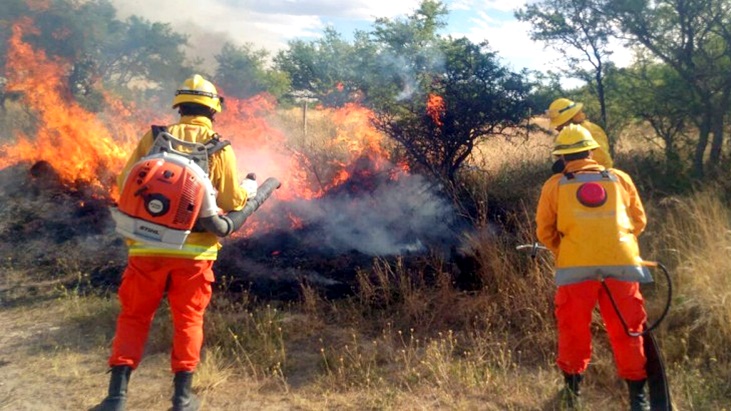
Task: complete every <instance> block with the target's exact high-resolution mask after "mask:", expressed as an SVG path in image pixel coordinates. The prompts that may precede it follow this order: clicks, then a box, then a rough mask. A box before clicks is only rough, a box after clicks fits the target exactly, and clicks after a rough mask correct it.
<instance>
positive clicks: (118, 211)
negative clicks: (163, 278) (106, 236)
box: [111, 130, 228, 249]
mask: <svg viewBox="0 0 731 411" xmlns="http://www.w3.org/2000/svg"><path fill="white" fill-rule="evenodd" d="M213 140H216V141H213V142H209V143H207V144H205V145H204V144H200V143H190V142H186V141H182V140H178V139H177V138H175V137H174V136H172V135H171V134H169V133H167V132H166V131H164V130H163V131H160V132H158V133H157V136H156V137H155V142H154V143H153V147H152V149H150V153H149V154H148V155H147V156H145V157H143V158H142V159H140V161H138V162H137V163H135V164H134V165H133V166H132V168H131V169H130V171H129V173H128V174H127V177H126V178H125V181H124V184H123V186H122V192H121V194H120V198H119V202H118V204H117V207H113V208H112V209H111V212H112V218H113V219H114V221H115V223H116V231H117V232H118V233H120V234H122V235H123V236H125V237H127V238H131V239H133V240H137V241H142V242H145V243H149V244H154V245H157V246H160V247H163V248H173V249H180V248H182V246H183V244H184V243H185V239H186V238H187V237H188V235H189V234H190V233H191V230H192V229H193V226H194V225H195V222H196V220H197V219H198V218H206V217H211V216H214V215H216V214H218V206H217V204H216V190H215V189H214V188H213V185H212V184H211V181H210V179H209V178H208V172H207V170H208V157H209V155H210V154H212V152H215V151H218V150H220V149H221V148H223V147H225V145H227V144H228V142H222V141H220V140H218V139H215V138H214V139H213Z"/></svg>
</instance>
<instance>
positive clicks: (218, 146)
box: [151, 125, 231, 158]
mask: <svg viewBox="0 0 731 411" xmlns="http://www.w3.org/2000/svg"><path fill="white" fill-rule="evenodd" d="M151 129H152V138H153V140H154V139H155V138H156V137H157V136H158V134H160V133H167V132H168V128H167V126H159V125H152V126H151ZM230 145H231V142H230V141H228V140H224V139H223V138H222V137H221V135H220V134H218V133H215V134H213V137H211V139H210V140H208V141H207V142H206V143H205V144H203V146H204V147H205V148H206V153H207V154H208V157H209V158H210V157H211V156H212V155H213V154H216V153H218V152H219V151H221V150H223V149H224V148H226V146H230Z"/></svg>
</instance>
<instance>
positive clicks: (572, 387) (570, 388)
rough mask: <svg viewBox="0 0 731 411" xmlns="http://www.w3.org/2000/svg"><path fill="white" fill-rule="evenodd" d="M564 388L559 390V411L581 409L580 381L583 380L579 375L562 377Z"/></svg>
mask: <svg viewBox="0 0 731 411" xmlns="http://www.w3.org/2000/svg"><path fill="white" fill-rule="evenodd" d="M563 377H564V381H565V383H566V386H565V387H564V388H563V390H561V407H560V408H561V409H562V410H580V409H581V391H580V385H581V380H582V379H583V378H584V377H583V376H582V375H581V374H566V373H564V375H563Z"/></svg>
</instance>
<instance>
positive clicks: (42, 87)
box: [0, 18, 131, 187]
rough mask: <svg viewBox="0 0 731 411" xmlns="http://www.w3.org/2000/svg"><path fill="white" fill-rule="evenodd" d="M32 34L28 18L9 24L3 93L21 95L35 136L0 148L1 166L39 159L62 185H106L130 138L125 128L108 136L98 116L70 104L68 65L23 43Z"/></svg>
mask: <svg viewBox="0 0 731 411" xmlns="http://www.w3.org/2000/svg"><path fill="white" fill-rule="evenodd" d="M35 32H36V31H35V29H34V28H33V27H32V21H31V20H30V19H28V18H23V19H21V20H20V21H19V22H18V23H16V24H15V25H13V28H12V36H11V38H10V40H9V47H8V58H7V67H6V75H7V78H8V84H7V91H8V92H16V93H21V94H22V96H23V100H24V102H25V103H26V104H27V106H28V108H29V109H30V111H32V112H33V113H34V115H35V116H36V123H37V124H36V131H35V135H34V136H33V137H30V136H28V135H27V134H26V133H24V132H21V131H18V132H17V135H16V139H15V140H16V141H15V142H14V143H12V144H11V145H5V146H3V147H2V148H1V149H0V150H1V151H2V153H3V155H2V156H1V157H0V167H3V168H4V167H7V166H9V165H13V164H17V163H21V162H33V163H34V162H37V161H41V160H43V161H46V162H48V163H50V165H51V166H53V168H54V170H56V172H58V174H59V175H60V177H61V179H62V180H63V181H66V182H69V183H73V182H78V181H81V182H87V183H89V184H91V185H93V186H100V187H102V186H108V184H109V182H108V181H103V180H104V179H105V178H109V177H110V176H113V173H114V172H115V171H118V170H119V169H121V167H122V165H123V164H124V161H125V160H126V158H127V153H128V152H129V146H128V145H127V144H126V143H127V142H129V141H131V140H130V139H129V137H130V136H129V135H127V134H126V133H125V131H124V129H123V128H119V129H117V130H116V132H115V133H113V132H111V131H110V128H109V126H107V125H105V124H104V123H103V122H102V121H101V120H100V119H99V116H97V115H96V114H93V113H90V112H88V111H87V110H85V109H83V108H82V107H81V106H80V105H79V104H78V103H76V102H75V101H74V99H73V98H72V97H71V93H70V91H69V88H68V86H67V81H66V78H65V73H66V72H68V70H69V65H68V64H67V63H64V62H61V61H53V60H51V59H50V58H49V57H48V56H47V55H46V54H45V52H44V51H43V50H35V49H33V47H31V46H30V45H29V44H28V43H26V42H24V41H23V35H24V34H25V33H35ZM119 117H120V118H118V119H117V120H119V121H120V122H122V121H124V117H123V116H119Z"/></svg>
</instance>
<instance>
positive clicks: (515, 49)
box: [111, 0, 631, 71]
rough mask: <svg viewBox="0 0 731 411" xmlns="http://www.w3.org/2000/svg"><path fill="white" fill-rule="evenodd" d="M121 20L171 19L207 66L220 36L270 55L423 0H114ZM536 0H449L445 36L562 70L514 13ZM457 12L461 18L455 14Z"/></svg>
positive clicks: (620, 51)
mask: <svg viewBox="0 0 731 411" xmlns="http://www.w3.org/2000/svg"><path fill="white" fill-rule="evenodd" d="M111 1H112V3H113V4H114V6H115V7H116V8H117V10H118V12H119V13H118V14H119V16H120V17H121V18H126V17H129V16H130V15H133V14H134V15H138V16H142V17H144V18H146V19H148V20H151V21H156V22H163V23H170V24H171V26H172V27H173V29H174V30H175V31H177V32H179V33H183V34H187V35H189V36H190V38H189V43H190V45H191V50H190V53H189V54H190V55H192V56H195V57H202V58H204V59H205V61H206V62H207V67H208V68H212V66H213V64H214V62H215V60H214V55H215V54H217V53H218V52H219V51H220V48H221V46H222V45H223V43H224V42H225V41H230V42H232V43H234V44H237V45H241V44H244V43H249V44H252V45H253V46H254V48H255V49H262V48H263V49H266V50H269V51H270V52H271V53H272V54H274V53H276V52H277V51H278V50H282V49H284V48H285V47H286V45H287V42H288V41H289V40H292V39H297V38H304V39H313V38H317V37H319V36H320V35H321V34H322V31H323V30H324V28H325V27H326V26H327V25H333V26H334V28H335V29H336V30H338V31H340V32H341V33H343V34H345V35H348V34H351V32H343V31H342V30H340V28H339V27H338V26H337V24H335V23H334V22H340V23H343V22H350V23H352V24H351V26H355V25H358V24H360V25H367V24H371V23H372V22H373V21H374V19H375V18H377V17H389V18H396V17H403V16H406V15H408V14H411V13H412V12H413V11H414V10H416V8H417V7H418V6H419V3H420V0H399V1H394V0H209V1H205V2H203V1H197V0H195V1H194V0H156V1H154V2H153V1H149V0H111ZM534 1H535V0H523V1H521V0H448V1H445V3H446V4H447V7H448V9H449V10H450V11H451V12H452V13H450V16H449V17H450V19H449V21H450V27H448V30H450V31H451V32H450V34H452V35H453V36H455V37H461V36H465V37H467V38H468V39H470V40H471V41H473V42H475V43H479V42H482V41H484V40H487V41H488V42H489V44H490V46H491V48H492V49H493V50H495V51H496V52H497V53H498V55H499V56H500V57H501V58H502V59H503V60H504V62H506V63H508V64H509V65H510V66H512V67H513V68H514V69H516V70H519V69H522V68H524V67H527V68H529V69H534V70H547V69H551V70H554V71H560V70H561V69H562V68H563V66H562V63H561V56H560V54H559V53H557V52H556V51H554V50H552V49H550V48H548V49H545V50H544V47H545V44H544V43H542V42H534V41H533V40H531V39H530V35H529V28H530V26H529V24H528V23H523V22H519V21H517V20H516V19H515V18H514V17H513V12H514V10H515V9H517V8H520V7H524V5H525V4H527V3H531V2H534ZM457 15H460V17H459V18H457V17H454V18H453V16H457ZM614 50H615V54H614V55H613V56H612V60H614V61H615V62H616V63H617V64H620V65H626V64H628V63H629V61H630V60H631V52H630V51H629V50H627V49H625V48H624V47H622V46H621V44H617V45H615V46H614Z"/></svg>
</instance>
